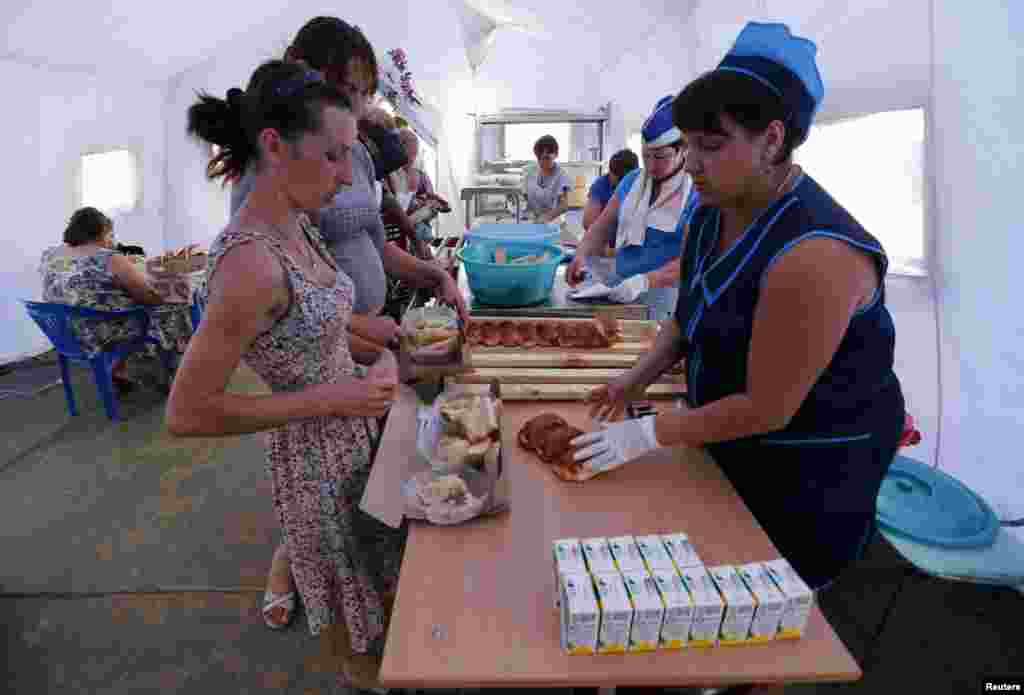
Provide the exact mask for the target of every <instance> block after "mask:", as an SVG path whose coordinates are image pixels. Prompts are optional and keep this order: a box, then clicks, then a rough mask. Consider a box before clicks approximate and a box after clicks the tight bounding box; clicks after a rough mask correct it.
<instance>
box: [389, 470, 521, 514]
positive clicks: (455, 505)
mask: <svg viewBox="0 0 1024 695" xmlns="http://www.w3.org/2000/svg"><path fill="white" fill-rule="evenodd" d="M402 496H403V498H404V499H405V515H406V516H407V517H410V518H413V519H422V520H426V521H429V522H430V523H432V524H438V525H440V526H450V525H452V524H461V523H463V522H466V521H469V520H470V519H475V518H476V517H478V516H481V515H483V514H493V513H496V512H499V511H502V510H503V508H502V507H500V506H497V505H494V504H492V493H491V489H490V483H489V481H488V479H487V476H485V475H483V474H481V473H479V472H477V471H475V470H473V469H472V468H467V467H462V468H457V469H452V470H450V471H447V472H444V473H442V472H438V471H423V472H421V473H417V474H415V475H413V476H412V477H410V478H409V479H408V480H406V481H405V483H404V484H403V485H402Z"/></svg>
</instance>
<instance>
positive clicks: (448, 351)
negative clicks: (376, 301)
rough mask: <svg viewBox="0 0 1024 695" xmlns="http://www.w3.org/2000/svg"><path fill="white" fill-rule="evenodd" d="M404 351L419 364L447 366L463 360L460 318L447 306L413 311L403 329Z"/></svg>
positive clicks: (403, 320) (405, 319) (401, 338)
mask: <svg viewBox="0 0 1024 695" xmlns="http://www.w3.org/2000/svg"><path fill="white" fill-rule="evenodd" d="M400 329H401V330H400V336H401V337H400V342H401V344H402V350H403V351H404V352H405V353H406V354H407V355H408V356H409V360H410V361H412V362H415V363H417V364H433V365H444V364H453V363H455V362H458V361H459V360H460V359H461V357H462V337H461V335H460V333H459V320H458V315H457V314H456V313H455V310H454V309H451V308H449V307H446V306H426V307H419V308H416V309H410V310H409V311H407V312H406V313H405V316H404V317H403V318H402V325H401V327H400Z"/></svg>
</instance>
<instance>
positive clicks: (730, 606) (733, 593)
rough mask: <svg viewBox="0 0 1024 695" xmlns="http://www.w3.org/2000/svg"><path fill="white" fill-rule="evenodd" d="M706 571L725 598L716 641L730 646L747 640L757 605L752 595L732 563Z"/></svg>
mask: <svg viewBox="0 0 1024 695" xmlns="http://www.w3.org/2000/svg"><path fill="white" fill-rule="evenodd" d="M708 572H709V573H710V574H711V578H712V579H714V580H715V586H717V587H718V592H719V593H720V594H721V595H722V598H723V599H724V600H725V615H724V616H723V618H722V629H721V632H720V634H719V640H718V643H719V644H721V645H722V646H730V645H735V644H743V643H744V642H747V641H748V640H749V639H750V624H751V623H752V622H753V620H754V611H755V610H756V605H757V604H756V603H755V601H754V595H753V594H751V593H750V590H749V589H747V587H746V585H744V583H743V580H742V579H740V575H739V574H737V572H736V568H735V567H733V566H732V565H719V566H718V567H711V568H709V569H708Z"/></svg>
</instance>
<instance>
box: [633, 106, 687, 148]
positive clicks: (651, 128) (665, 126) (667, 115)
mask: <svg viewBox="0 0 1024 695" xmlns="http://www.w3.org/2000/svg"><path fill="white" fill-rule="evenodd" d="M674 98H675V97H673V96H672V95H671V94H670V95H669V96H667V97H662V98H661V99H659V100H658V103H657V104H655V105H654V111H653V112H651V115H650V116H648V117H647V120H646V121H644V127H643V128H641V129H640V137H641V139H642V140H643V144H645V145H647V146H648V147H664V146H665V145H671V144H672V143H674V142H678V141H679V140H681V139H682V137H683V133H682V132H681V131H680V130H679V128H676V126H675V124H674V123H673V122H672V100H673V99H674Z"/></svg>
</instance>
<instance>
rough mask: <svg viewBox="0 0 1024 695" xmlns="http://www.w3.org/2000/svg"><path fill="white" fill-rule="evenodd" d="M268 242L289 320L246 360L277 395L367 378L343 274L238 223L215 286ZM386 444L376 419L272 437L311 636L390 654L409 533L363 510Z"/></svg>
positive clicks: (203, 290) (221, 244)
mask: <svg viewBox="0 0 1024 695" xmlns="http://www.w3.org/2000/svg"><path fill="white" fill-rule="evenodd" d="M306 234H307V238H308V239H309V240H310V241H311V243H313V244H314V246H315V247H316V248H317V249H318V250H319V251H320V256H321V258H322V260H323V261H324V262H327V263H329V264H330V265H331V266H332V267H333V268H335V269H336V270H337V265H336V264H335V263H334V261H333V258H332V257H331V254H330V252H329V251H328V250H327V247H326V246H325V245H324V244H323V242H322V240H321V239H320V237H319V235H318V234H316V233H315V232H312V231H310V230H308V229H307V230H306ZM251 242H262V243H265V244H267V246H268V247H269V249H270V251H271V253H272V254H273V255H274V256H275V257H276V258H277V259H278V260H279V261H280V263H281V265H282V267H283V268H284V270H285V273H286V277H287V280H288V283H289V285H290V288H291V296H292V301H291V305H290V307H289V309H288V313H287V314H286V315H285V316H284V317H283V318H281V319H280V320H279V321H278V322H277V323H276V324H274V326H273V327H272V328H271V329H270V330H268V331H267V332H265V333H263V334H262V335H260V336H259V337H257V338H256V340H255V341H254V342H253V344H252V345H251V346H250V347H249V348H248V350H247V351H246V352H245V353H244V355H243V359H244V360H245V362H246V364H248V365H249V366H250V367H251V368H252V369H253V370H254V371H255V372H256V373H257V374H259V375H260V377H261V378H262V379H263V380H264V381H266V383H267V384H268V385H269V386H270V388H271V390H272V391H273V392H275V393H284V392H294V391H299V390H302V389H304V388H308V387H310V386H314V385H317V384H323V383H329V382H332V381H335V380H337V379H341V378H346V377H353V376H355V377H357V378H358V377H363V376H365V374H366V372H365V369H364V368H363V367H362V366H361V365H357V364H356V363H355V362H354V361H353V359H352V356H351V354H350V353H349V348H348V340H347V338H346V330H347V327H348V323H349V319H350V317H351V314H352V305H353V300H354V296H353V295H354V289H353V284H352V281H351V280H350V279H349V277H348V276H347V275H345V274H344V273H343V272H341V271H338V273H337V279H336V282H335V284H334V286H333V287H323V286H321V285H319V284H317V283H316V282H315V281H314V280H313V279H312V278H310V277H308V276H307V275H306V274H305V272H304V271H303V270H302V268H300V267H299V266H298V265H297V264H296V263H295V262H294V261H293V260H292V259H291V257H290V256H289V255H288V253H287V252H286V251H285V249H284V248H283V247H282V246H281V244H280V243H279V242H278V241H277V240H276V239H274V238H272V237H270V236H268V235H265V234H262V233H260V232H258V231H248V230H240V229H237V228H236V224H235V223H232V224H230V225H229V226H228V228H227V229H225V230H224V231H223V232H222V233H221V234H220V235H219V236H218V237H217V239H216V240H215V241H214V243H213V245H212V247H211V249H210V261H209V264H208V266H207V278H206V281H205V282H204V283H203V285H202V286H201V287H200V289H199V290H198V293H199V299H200V302H201V303H205V302H206V301H207V299H208V296H209V280H210V278H211V277H212V276H213V274H214V273H215V272H216V269H217V265H218V263H219V261H220V259H221V258H222V257H223V256H224V254H225V253H226V252H227V251H229V250H230V249H232V248H234V247H236V246H238V245H240V244H245V243H251ZM377 436H378V426H377V421H376V419H375V418H362V417H314V418H309V419H306V420H301V421H296V422H291V423H288V424H287V425H285V426H283V427H279V428H277V429H274V430H271V431H270V432H268V433H267V437H266V450H267V469H268V473H269V476H270V478H271V483H272V491H273V502H274V509H275V511H276V512H277V516H278V520H279V522H280V524H281V528H282V530H283V532H284V543H285V545H286V547H287V549H288V553H289V556H290V558H291V571H292V576H293V577H294V579H295V584H296V587H297V588H298V591H299V594H300V596H301V597H302V602H303V605H304V606H305V610H306V616H307V620H308V622H309V629H310V633H311V634H313V635H314V636H315V635H319V633H320V629H321V628H322V627H323V626H325V625H330V624H337V623H341V622H342V621H344V623H345V624H346V625H347V627H348V632H349V637H350V643H351V647H352V650H353V651H355V652H357V653H380V652H381V651H382V650H383V641H384V640H383V637H384V621H385V616H384V609H383V606H382V597H383V596H384V595H386V594H388V593H391V592H393V591H394V590H395V587H396V585H397V580H398V569H399V565H400V562H401V556H402V551H403V549H404V544H405V534H404V532H402V531H394V530H392V529H390V528H389V527H387V526H384V525H383V524H380V523H379V522H377V521H376V520H375V519H373V518H372V517H370V516H368V515H366V514H365V513H363V512H362V511H360V510H359V508H358V507H359V502H360V500H361V498H362V495H363V491H364V489H365V487H366V483H367V481H368V480H369V475H370V463H371V460H372V456H373V448H374V446H375V444H376V439H377Z"/></svg>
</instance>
